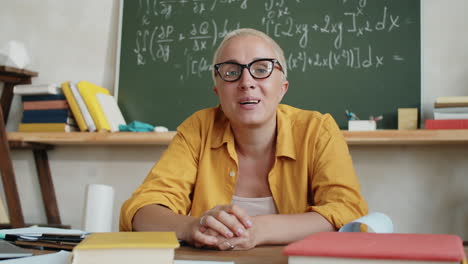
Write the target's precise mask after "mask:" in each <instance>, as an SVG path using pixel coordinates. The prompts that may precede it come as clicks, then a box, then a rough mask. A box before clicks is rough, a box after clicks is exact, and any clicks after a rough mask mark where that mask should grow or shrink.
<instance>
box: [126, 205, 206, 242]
mask: <svg viewBox="0 0 468 264" xmlns="http://www.w3.org/2000/svg"><path fill="white" fill-rule="evenodd" d="M197 221H198V219H197V218H195V217H192V216H185V215H178V214H176V213H174V212H172V211H171V210H170V209H168V208H166V207H164V206H160V205H156V204H152V205H147V206H144V207H142V208H141V209H140V210H138V211H137V212H136V214H135V216H134V217H133V221H132V229H133V231H172V232H175V233H176V236H177V238H179V239H182V240H189V239H190V237H189V236H190V227H191V226H192V224H193V222H197Z"/></svg>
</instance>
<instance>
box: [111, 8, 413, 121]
mask: <svg viewBox="0 0 468 264" xmlns="http://www.w3.org/2000/svg"><path fill="white" fill-rule="evenodd" d="M121 8H122V12H121V13H122V15H121V32H120V33H121V37H120V47H119V67H118V73H117V74H118V77H117V80H118V82H117V86H116V94H117V95H118V103H119V106H120V107H121V109H122V112H123V114H124V116H125V119H126V120H127V121H128V122H130V121H133V120H139V121H142V122H146V123H150V124H153V125H163V126H166V127H168V128H169V129H170V130H174V129H175V128H176V127H177V126H178V125H179V124H180V123H181V122H182V121H183V120H184V119H185V118H187V117H188V116H189V115H190V114H191V113H193V112H194V111H196V110H199V109H202V108H207V107H213V106H216V105H217V104H218V102H217V98H216V96H215V95H214V93H213V92H212V87H213V83H212V80H211V72H212V66H211V60H212V55H213V52H214V50H215V49H216V47H217V46H218V44H219V43H220V41H221V40H222V38H223V36H225V35H226V33H227V32H229V31H231V30H233V29H237V28H241V27H251V28H256V29H258V30H261V31H263V32H265V33H267V34H269V35H270V36H271V37H273V38H274V39H275V40H276V41H277V42H278V43H279V44H280V45H281V46H282V47H283V49H284V51H285V56H286V60H287V64H288V70H289V73H288V74H289V76H288V80H289V82H290V86H289V91H288V93H287V94H286V96H285V98H284V99H283V103H286V104H290V105H293V106H296V107H299V108H303V109H310V110H318V111H320V112H322V113H331V114H332V115H333V117H334V118H335V119H336V121H337V122H338V124H339V126H340V127H341V128H343V129H345V128H347V121H346V118H345V114H344V112H345V110H346V109H349V110H350V111H352V112H354V113H356V114H357V115H358V116H359V117H360V118H361V119H367V118H368V117H369V116H371V115H373V116H378V115H383V117H384V118H383V120H382V121H380V122H379V124H378V128H389V129H390V128H397V108H399V107H417V108H419V107H420V98H421V80H420V75H421V65H420V64H421V48H420V42H421V40H420V39H421V33H420V32H421V30H420V1H419V0H367V1H366V0H198V1H195V0H193V1H190V0H171V1H161V0H123V4H122V6H121Z"/></svg>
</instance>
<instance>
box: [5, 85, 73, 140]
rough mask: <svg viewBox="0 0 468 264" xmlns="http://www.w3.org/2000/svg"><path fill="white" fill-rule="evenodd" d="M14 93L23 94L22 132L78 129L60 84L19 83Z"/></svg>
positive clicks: (20, 125) (19, 128)
mask: <svg viewBox="0 0 468 264" xmlns="http://www.w3.org/2000/svg"><path fill="white" fill-rule="evenodd" d="M13 93H14V94H16V95H20V96H21V100H22V105H23V117H22V119H21V123H20V124H19V127H18V131H20V132H70V131H74V130H76V129H77V127H76V122H75V119H74V118H73V116H72V114H71V111H70V108H69V106H68V103H67V100H66V99H65V96H64V95H63V94H62V91H61V88H60V86H57V85H54V84H46V85H17V86H15V88H14V90H13Z"/></svg>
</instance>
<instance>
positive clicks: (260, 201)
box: [231, 196, 278, 216]
mask: <svg viewBox="0 0 468 264" xmlns="http://www.w3.org/2000/svg"><path fill="white" fill-rule="evenodd" d="M231 203H232V204H236V205H238V206H240V207H241V208H242V209H244V210H245V211H246V212H247V214H249V215H250V216H256V215H268V214H277V213H278V210H277V209H276V205H275V201H274V200H273V197H271V196H268V197H260V198H247V197H238V196H232V201H231Z"/></svg>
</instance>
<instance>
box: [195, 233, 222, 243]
mask: <svg viewBox="0 0 468 264" xmlns="http://www.w3.org/2000/svg"><path fill="white" fill-rule="evenodd" d="M193 241H194V245H195V244H196V243H199V244H203V245H211V246H214V245H216V244H218V243H219V242H218V239H217V238H216V237H214V236H210V235H206V234H203V233H202V232H199V231H197V232H195V234H194V235H193Z"/></svg>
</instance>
